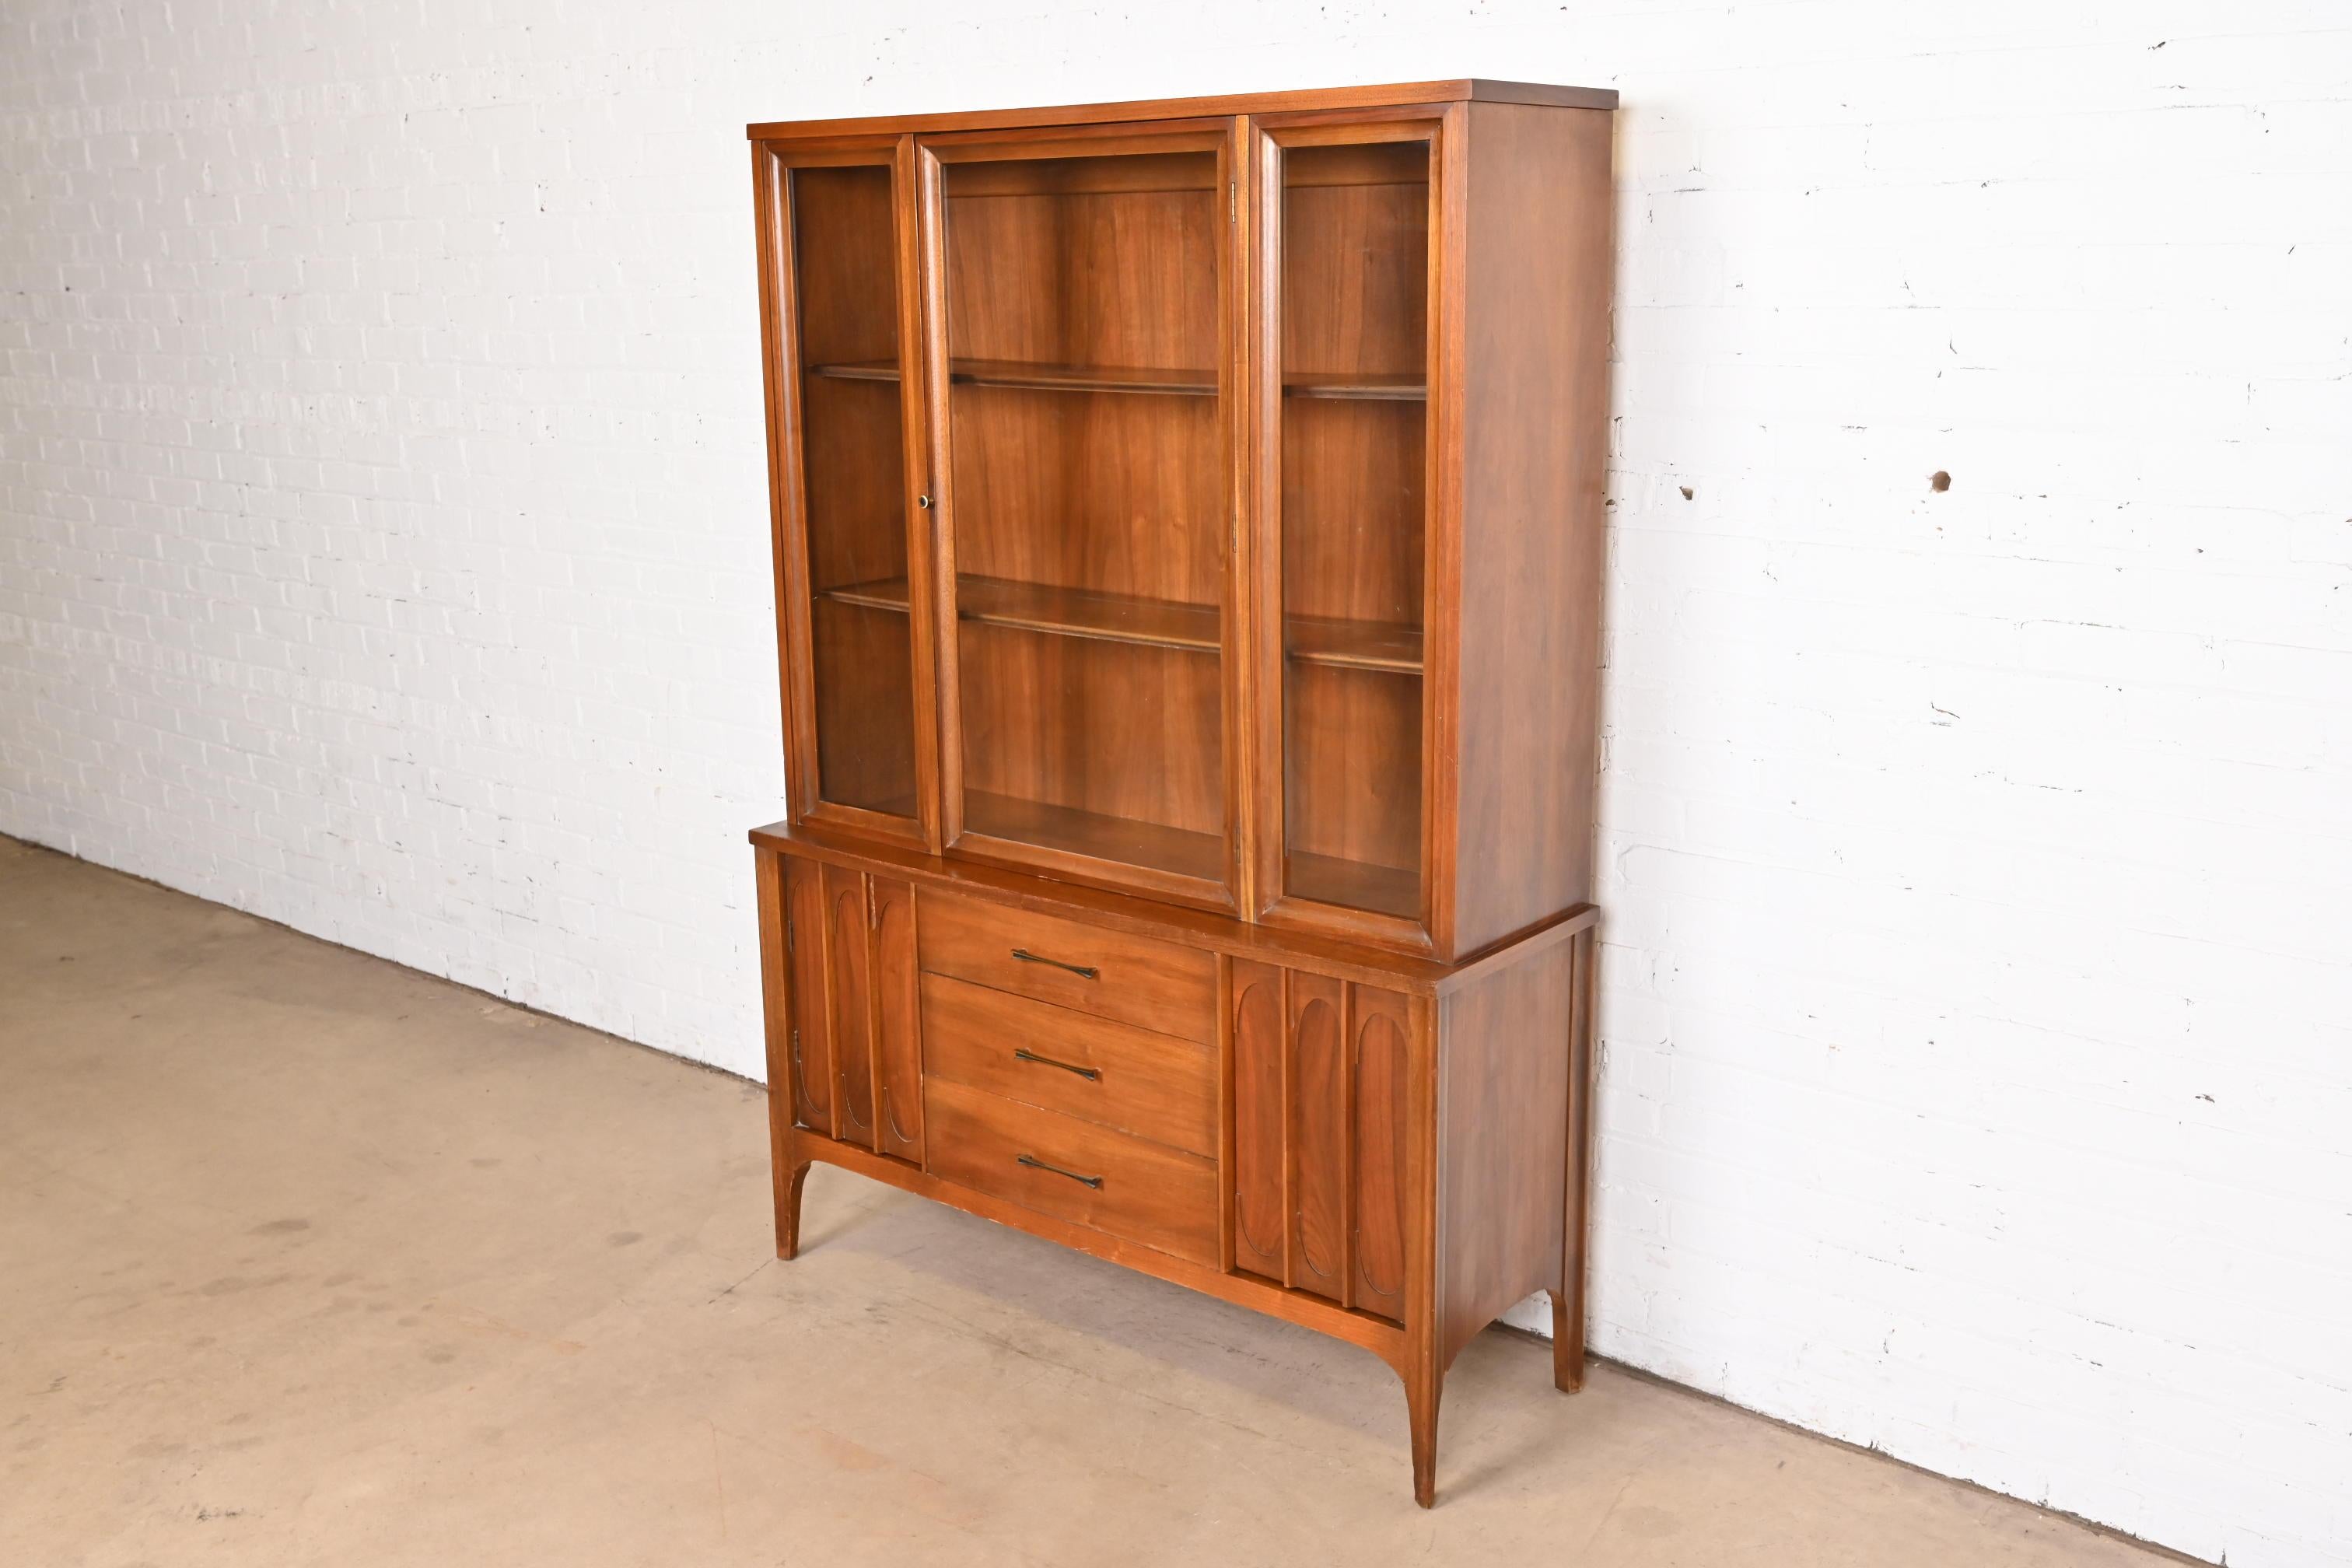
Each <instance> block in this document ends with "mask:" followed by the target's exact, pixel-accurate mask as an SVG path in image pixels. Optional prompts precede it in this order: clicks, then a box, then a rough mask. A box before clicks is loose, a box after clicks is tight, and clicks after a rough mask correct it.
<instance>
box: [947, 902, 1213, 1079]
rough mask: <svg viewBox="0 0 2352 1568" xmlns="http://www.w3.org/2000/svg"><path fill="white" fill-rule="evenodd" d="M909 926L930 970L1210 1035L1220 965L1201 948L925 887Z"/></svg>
mask: <svg viewBox="0 0 2352 1568" xmlns="http://www.w3.org/2000/svg"><path fill="white" fill-rule="evenodd" d="M915 924H916V933H915V942H916V947H917V950H918V952H919V954H920V961H921V963H922V966H923V968H924V969H926V970H928V971H929V972H930V973H933V974H948V975H952V976H954V977H955V978H956V979H958V980H969V981H971V982H973V983H974V984H981V985H986V986H990V987H992V988H993V989H995V990H998V991H1010V992H1012V993H1013V994H1016V995H1020V996H1031V997H1034V998H1035V999H1036V1000H1038V1001H1040V1002H1051V1003H1053V1004H1054V1005H1055V1006H1057V1007H1075V1008H1076V1009H1077V1010H1078V1011H1079V1012H1081V1013H1092V1014H1093V1015H1095V1016H1097V1017H1098V1018H1116V1019H1118V1021H1119V1022H1120V1023H1122V1024H1133V1025H1135V1026H1137V1027H1138V1028H1143V1029H1151V1030H1155V1031H1157V1032H1158V1033H1160V1034H1163V1035H1178V1036H1181V1037H1183V1038H1185V1039H1188V1040H1198V1041H1201V1042H1202V1043H1206V1042H1208V1041H1210V1040H1213V1039H1215V1038H1216V1037H1217V1035H1216V1020H1217V961H1216V959H1215V957H1214V956H1213V955H1212V954H1210V953H1207V952H1202V951H1201V950H1200V949H1199V948H1192V947H1181V946H1178V945H1177V944H1175V943H1173V942H1154V941H1152V940H1151V939H1150V938H1149V937H1141V936H1129V935H1127V934H1126V933H1125V932H1123V931H1104V930H1102V929H1101V928H1099V927H1097V926H1089V925H1081V924H1079V923H1078V922H1077V921H1066V920H1060V919H1057V918H1055V916H1053V915H1040V914H1033V913H1031V912H1030V911H1028V910H1016V909H1013V908H1011V907H1010V906H1007V905H1003V904H987V903H981V902H978V901H976V900H971V899H960V898H957V897H955V896H954V895H952V894H947V893H933V892H929V891H926V892H924V893H923V895H922V902H921V906H920V910H919V919H918V920H917V921H916V922H915Z"/></svg>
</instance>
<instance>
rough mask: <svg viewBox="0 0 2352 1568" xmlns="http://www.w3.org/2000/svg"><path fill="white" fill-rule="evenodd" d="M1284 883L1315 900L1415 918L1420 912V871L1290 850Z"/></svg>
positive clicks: (1297, 894)
mask: <svg viewBox="0 0 2352 1568" xmlns="http://www.w3.org/2000/svg"><path fill="white" fill-rule="evenodd" d="M1286 860H1287V862H1288V868H1287V870H1286V874H1285V876H1284V879H1283V886H1284V887H1285V888H1286V889H1287V890H1288V891H1289V892H1291V893H1292V894H1293V895H1295V896H1297V897H1298V898H1302V899H1313V900H1316V901H1317V902H1318V903H1325V904H1339V905H1342V906H1344V907H1346V908H1348V909H1354V910H1372V911H1373V912H1374V913H1377V914H1383V915H1395V916H1397V917H1399V918H1400V919H1403V920H1415V919H1418V918H1419V917H1420V914H1421V873H1420V872H1418V871H1409V870H1404V869H1401V868H1398V867H1395V866H1376V865H1373V864H1372V863H1371V862H1370V861H1365V860H1343V859H1341V858H1339V857H1338V856H1335V855H1308V854H1304V853H1302V852H1300V851H1298V850H1296V849H1294V850H1292V851H1291V852H1290V854H1289V855H1288V856H1287V857H1286Z"/></svg>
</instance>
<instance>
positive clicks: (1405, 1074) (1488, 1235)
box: [750, 81, 1616, 1505]
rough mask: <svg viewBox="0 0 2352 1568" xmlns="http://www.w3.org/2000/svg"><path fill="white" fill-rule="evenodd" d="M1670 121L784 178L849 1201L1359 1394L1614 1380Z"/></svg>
mask: <svg viewBox="0 0 2352 1568" xmlns="http://www.w3.org/2000/svg"><path fill="white" fill-rule="evenodd" d="M1615 103H1616V95H1615V94H1614V93H1613V92H1608V91H1596V90H1589V89H1574V88H1559V87H1539V86H1528V85H1524V84H1519V83H1509V82H1489V81H1433V82H1413V83H1409V84H1404V85H1400V86H1392V87H1372V88H1345V89H1331V90H1325V91H1312V92H1288V93H1271V94H1261V95H1256V96H1252V97H1240V98H1218V99H1192V100H1169V101H1160V102H1151V103H1127V104H1107V105H1090V106H1087V107H1082V108H1070V109H1052V110H1009V111H1001V112H991V113H972V114H939V115H918V116H909V117H901V118H892V119H876V120H841V121H809V122H801V123H786V124H769V125H754V126H752V127H751V129H750V134H751V153H752V170H753V174H754V180H753V189H754V202H755V205H756V212H757V218H758V230H759V275H760V300H761V343H762V348H763V353H764V356H765V364H766V374H767V399H768V433H769V441H768V459H769V474H770V480H771V489H772V500H773V525H774V537H775V573H776V603H777V605H778V607H779V612H780V614H779V621H780V642H781V647H782V670H783V692H784V735H785V755H786V759H787V764H788V775H789V785H790V796H791V809H792V815H791V818H790V820H789V821H788V822H784V823H778V824H775V825H773V826H767V827H761V828H759V829H756V830H755V831H754V832H753V833H752V834H751V842H752V844H753V846H754V848H755V856H756V859H757V866H758V886H759V906H760V925H761V965H762V970H763V973H764V975H765V978H766V996H767V1037H768V1071H769V1079H768V1081H769V1084H770V1086H771V1094H770V1103H771V1106H772V1125H773V1131H774V1156H775V1175H776V1243H777V1249H778V1251H779V1253H780V1254H781V1255H782V1257H785V1258H790V1257H792V1256H793V1252H794V1250H795V1247H796V1246H797V1241H798V1233H799V1227H800V1198H801V1189H802V1184H803V1181H804V1179H805V1178H806V1176H807V1173H808V1169H809V1165H810V1163H812V1162H814V1161H822V1162H824V1163H827V1164H832V1165H836V1166H840V1167H843V1168H845V1169H847V1170H851V1171H855V1172H857V1173H860V1174H862V1175H866V1176H869V1177H872V1178H874V1179H875V1180H877V1181H882V1182H887V1183H889V1184H892V1185H894V1186H898V1187H903V1188H905V1189H907V1190H908V1191H909V1192H914V1193H919V1194H924V1195H925V1196H928V1197H932V1198H937V1199H939V1200H940V1201H942V1202H945V1203H949V1204H953V1205H956V1206H958V1207H960V1208H963V1209H967V1210H970V1211H971V1212H972V1213H974V1214H979V1215H985V1216H987V1217H988V1218H991V1219H993V1220H998V1221H1001V1222H1003V1223H1004V1224H1006V1225H1010V1226H1016V1227H1018V1228H1020V1229H1023V1230H1026V1231H1030V1232H1033V1233H1034V1234H1036V1235H1039V1236H1044V1237H1050V1238H1052V1239H1054V1240H1055V1241H1059V1242H1062V1243H1064V1244H1066V1245H1067V1246H1070V1247H1077V1248H1080V1249H1082V1250H1084V1251H1087V1252H1089V1253H1092V1254H1095V1255H1096V1256H1097V1257H1101V1258H1110V1259H1113V1260H1115V1261H1118V1262H1120V1263H1124V1264H1126V1265H1128V1266H1129V1267H1130V1268H1136V1269H1139V1270H1140V1271H1142V1272H1144V1273H1148V1274H1152V1275H1156V1276H1158V1277H1160V1278H1161V1279H1170V1280H1174V1281H1176V1282H1178V1283H1180V1284H1184V1285H1189V1286H1192V1288H1194V1289H1200V1290H1205V1291H1207V1292H1209V1293H1211V1294H1212V1295H1215V1296H1218V1297H1221V1298H1223V1299H1224V1300H1229V1301H1235V1302H1239V1303H1241V1304H1243V1305H1244V1306H1249V1307H1255V1308H1256V1309H1258V1310H1261V1311H1266V1312H1271V1313H1275V1314H1276V1315H1278V1316H1280V1317H1283V1318H1286V1319H1288V1320H1290V1321H1294V1322H1297V1323H1303V1324H1305V1325H1307V1326H1308V1327H1310V1328H1314V1329H1318V1330H1321V1331H1324V1332H1326V1333H1329V1334H1333V1335H1336V1336H1338V1337H1339V1338H1340V1339H1343V1340H1347V1341H1349V1342H1351V1343H1354V1344H1357V1345H1360V1346H1362V1347H1363V1348H1365V1349H1367V1350H1370V1351H1371V1352H1374V1353H1375V1354H1377V1355H1379V1356H1381V1358H1382V1359H1383V1360H1385V1361H1386V1362H1388V1363H1389V1364H1390V1365H1391V1367H1393V1368H1394V1369H1395V1370H1396V1371H1397V1373H1399V1374H1400V1375H1401V1376H1402V1379H1403V1382H1404V1386H1405V1394H1406V1403H1407V1406H1408V1410H1409V1413H1410V1417H1411V1430H1412V1468H1413V1491H1414V1495H1415V1497H1416V1498H1417V1499H1418V1500H1420V1501H1421V1502H1422V1503H1423V1505H1426V1504H1428V1503H1429V1502H1430V1501H1431V1500H1432V1499H1433V1494H1434V1483H1435V1468H1436V1431H1437V1409H1438V1392H1439V1387H1440V1384H1441V1383H1442V1381H1443V1379H1444V1374H1445V1369H1446V1366H1447V1364H1448V1363H1450V1362H1451V1361H1452V1360H1453V1358H1454V1354H1455V1353H1456V1352H1458V1351H1460V1350H1461V1348H1462V1347H1463V1345H1464V1344H1465V1342H1467V1341H1468V1340H1469V1339H1470V1338H1471V1336H1472V1335H1474V1334H1475V1333H1476V1332H1477V1331H1478V1330H1479V1329H1481V1328H1483V1327H1484V1326H1485V1325H1486V1324H1487V1323H1488V1322H1490V1321H1493V1320H1494V1318H1495V1317H1496V1315H1497V1314H1498V1313H1500V1312H1502V1311H1503V1310H1506V1309H1507V1308H1508V1307H1510V1306H1511V1305H1513V1304H1514V1303H1515V1302H1517V1301H1519V1300H1522V1299H1523V1298H1525V1297H1527V1296H1528V1295H1530V1294H1531V1293H1533V1292H1535V1291H1537V1290H1546V1291H1549V1293H1550V1297H1551V1303H1552V1314H1553V1323H1554V1327H1555V1330H1556V1332H1557V1338H1556V1340H1555V1350H1554V1363H1553V1371H1554V1377H1555V1379H1556V1381H1557V1382H1558V1384H1559V1386H1560V1387H1561V1388H1563V1389H1570V1390H1572V1389H1574V1388H1575V1387H1576V1386H1577V1385H1578V1384H1579V1383H1580V1380H1581V1377H1582V1372H1583V1361H1584V1300H1583V1281H1584V1274H1585V1261H1584V1259H1585V1240H1584V1237H1585V1217H1584V1216H1585V1209H1586V1188H1587V1174H1586V1173H1587V1169H1588V1165H1589V1151H1590V1133H1589V1125H1590V1106H1591V1076H1592V1069H1591V1037H1592V1026H1591V1015H1592V1001H1591V998H1592V967H1593V922H1594V919H1595V914H1596V911H1595V910H1594V909H1593V907H1592V905H1591V902H1590V901H1589V900H1590V898H1591V881H1592V831H1591V829H1592V820H1591V819H1592V798H1593V780H1594V773H1595V767H1596V760H1597V759H1596V747H1597V740H1596V736H1597V725H1596V717H1595V700H1596V688H1597V679H1596V663H1597V658H1598V651H1599V629H1600V577H1601V549H1602V518H1601V485H1602V464H1603V450H1604V443H1605V441H1606V437H1607V428H1606V426H1607V411H1606V402H1607V368H1608V366H1607V362H1608V350H1609V322H1610V313H1609V309H1610V306H1609V300H1610V248H1611V247H1610V212H1611V181H1610V152H1611V122H1612V110H1613V108H1614V106H1615Z"/></svg>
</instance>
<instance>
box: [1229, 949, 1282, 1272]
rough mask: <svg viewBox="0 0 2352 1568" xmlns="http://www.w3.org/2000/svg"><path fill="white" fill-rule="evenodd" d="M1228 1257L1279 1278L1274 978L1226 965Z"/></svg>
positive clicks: (1278, 1017) (1278, 983)
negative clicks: (1230, 1032) (1230, 1048)
mask: <svg viewBox="0 0 2352 1568" xmlns="http://www.w3.org/2000/svg"><path fill="white" fill-rule="evenodd" d="M1234 1262H1235V1263H1236V1264H1237V1265H1238V1266H1239V1267H1241V1268H1246V1269H1248V1270H1250V1271H1251V1272H1252V1273H1255V1274H1263V1275H1265V1277H1267V1278H1268V1279H1281V1278H1282V977H1281V975H1280V973H1278V972H1277V971H1275V970H1272V969H1267V968H1265V967H1263V966H1262V965H1257V964H1247V963H1235V964H1234Z"/></svg>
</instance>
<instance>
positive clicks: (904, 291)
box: [890, 135, 944, 855]
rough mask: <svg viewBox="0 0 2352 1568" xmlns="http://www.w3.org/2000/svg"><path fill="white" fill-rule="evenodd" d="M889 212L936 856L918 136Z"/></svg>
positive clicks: (898, 174)
mask: <svg viewBox="0 0 2352 1568" xmlns="http://www.w3.org/2000/svg"><path fill="white" fill-rule="evenodd" d="M890 185H891V192H892V200H891V204H890V205H891V215H892V221H893V223H894V225H895V226H896V234H895V236H894V238H895V239H896V241H897V247H898V406H899V418H900V422H901V424H902V426H904V430H905V440H904V442H903V444H902V445H903V447H904V455H905V462H906V496H905V498H904V499H905V503H906V518H907V566H908V570H907V578H908V606H907V607H908V615H909V616H911V617H912V618H913V622H914V625H913V626H912V628H911V630H912V632H913V636H914V639H915V646H914V665H915V816H916V818H917V820H918V821H919V822H920V823H921V825H922V831H923V842H924V846H925V847H927V848H929V850H930V852H931V853H932V854H934V855H936V854H938V853H939V852H940V848H941V847H942V845H943V843H944V840H943V839H942V838H941V837H940V713H939V661H940V653H939V647H940V618H939V617H940V598H939V591H938V582H939V577H938V569H937V567H938V563H937V562H936V560H935V558H934V557H935V555H936V550H935V548H934V542H935V540H936V538H937V535H936V533H935V532H934V531H933V529H932V527H931V519H932V517H933V516H934V515H935V514H934V513H933V511H932V510H931V509H930V507H929V499H930V473H931V445H932V433H931V421H930V417H929V406H928V405H929V396H928V393H929V386H928V383H927V381H926V378H925V376H924V374H923V367H924V363H925V358H926V356H925V353H924V342H923V315H924V311H923V287H924V277H925V271H926V268H925V266H924V258H923V230H922V219H921V201H922V197H921V192H920V190H919V180H918V177H917V168H916V156H915V139H914V137H913V136H912V135H905V136H901V137H899V138H898V146H897V148H896V150H895V151H894V152H893V153H892V154H891V159H890Z"/></svg>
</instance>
